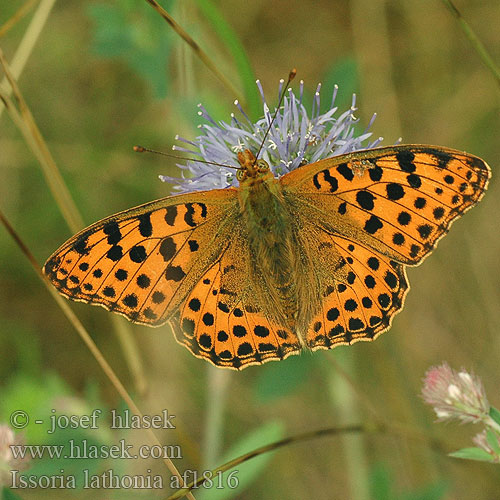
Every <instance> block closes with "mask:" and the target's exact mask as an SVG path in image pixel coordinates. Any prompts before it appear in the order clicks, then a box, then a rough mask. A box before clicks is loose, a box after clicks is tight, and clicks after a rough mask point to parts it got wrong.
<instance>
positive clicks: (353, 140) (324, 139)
mask: <svg viewBox="0 0 500 500" xmlns="http://www.w3.org/2000/svg"><path fill="white" fill-rule="evenodd" d="M283 85H284V80H281V82H280V86H279V92H278V95H281V92H282V90H283ZM257 86H258V88H259V91H260V95H261V98H262V102H263V106H264V116H263V117H262V118H260V119H259V120H257V121H256V122H255V123H253V122H252V121H251V120H250V119H249V117H248V116H247V115H246V114H245V112H244V111H243V109H242V107H241V105H240V104H239V103H238V101H235V105H236V107H237V108H238V110H239V112H240V114H241V117H240V118H239V119H238V118H237V117H236V116H235V115H234V113H232V114H231V121H230V123H225V122H220V123H217V122H215V121H214V120H213V119H212V117H211V116H210V115H209V113H208V111H207V110H206V109H205V108H204V107H203V106H202V105H201V104H199V105H198V107H199V108H200V111H198V114H199V115H200V116H202V117H203V118H204V119H205V120H206V123H204V124H202V125H200V128H201V130H202V131H203V134H202V135H200V136H198V137H197V138H196V140H194V141H190V140H188V139H184V138H182V137H179V136H176V140H177V141H180V142H182V143H183V145H182V146H174V147H173V149H174V150H176V151H184V152H186V153H189V154H190V156H191V157H193V158H200V159H201V160H205V161H209V162H215V163H219V164H221V165H229V166H233V167H238V166H239V163H238V158H237V154H238V152H239V151H244V150H245V149H249V150H250V151H252V152H253V153H254V154H256V153H257V151H259V148H260V146H261V144H262V140H263V138H264V136H265V134H266V131H267V129H268V128H269V124H270V123H271V120H272V117H273V115H274V111H273V112H271V111H270V109H269V106H268V104H267V102H266V99H265V97H264V92H263V90H262V85H261V84H260V81H259V80H257ZM320 90H321V84H318V86H317V88H316V92H315V95H314V100H313V104H312V110H311V113H310V115H309V114H308V112H307V110H306V108H305V106H304V105H303V103H302V97H303V93H304V82H303V81H301V82H300V87H299V97H298V98H297V96H296V95H295V94H294V92H293V91H292V89H287V92H286V95H285V97H284V99H283V103H282V106H281V108H280V110H279V111H278V114H277V115H276V119H275V121H274V123H273V126H272V128H271V130H270V131H269V134H268V135H267V137H266V140H265V143H264V144H263V147H262V150H261V153H260V155H259V157H260V158H262V159H264V160H266V161H267V163H268V164H269V165H270V168H271V170H272V172H273V174H274V175H275V176H276V177H280V176H281V175H284V174H286V173H288V172H290V171H291V170H293V169H295V168H297V167H299V166H300V165H305V164H308V163H314V162H316V161H318V160H322V159H324V158H328V157H331V156H336V155H340V154H344V153H349V152H352V151H356V150H359V149H369V148H373V147H376V146H377V145H379V144H380V142H381V141H382V138H381V137H379V138H378V139H376V140H374V141H368V139H369V138H370V136H371V135H372V134H371V132H368V130H369V128H370V127H371V125H372V123H373V121H374V120H375V117H376V115H375V114H374V115H373V117H372V119H371V120H370V123H369V124H368V127H367V128H366V129H365V131H364V132H363V133H362V134H361V135H358V136H356V135H355V131H354V125H355V124H356V123H357V122H358V121H359V120H358V118H356V117H355V116H354V112H355V111H356V109H357V108H356V107H355V105H356V95H355V94H353V96H352V103H351V107H350V108H349V109H348V110H346V111H344V112H343V113H342V114H340V115H339V116H338V117H337V118H336V117H335V116H334V115H336V114H337V110H338V108H337V107H334V105H335V99H336V97H337V91H338V87H337V86H335V88H334V91H333V95H332V100H331V105H330V109H329V110H328V111H327V112H326V113H320ZM178 166H179V167H180V168H181V169H182V178H181V179H179V178H177V177H168V176H163V175H161V176H160V179H161V180H162V181H164V182H170V183H173V184H174V185H175V187H174V189H176V190H177V191H180V192H189V191H196V190H207V189H215V188H226V187H229V186H237V185H238V181H237V180H236V175H235V170H234V169H231V168H226V167H224V166H215V165H211V164H206V163H201V162H198V161H188V162H187V163H186V164H185V165H181V164H178Z"/></svg>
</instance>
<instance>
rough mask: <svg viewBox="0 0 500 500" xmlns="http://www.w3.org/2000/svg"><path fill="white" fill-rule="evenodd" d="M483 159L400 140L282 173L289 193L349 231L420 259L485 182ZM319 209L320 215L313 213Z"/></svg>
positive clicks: (399, 255) (403, 258)
mask: <svg viewBox="0 0 500 500" xmlns="http://www.w3.org/2000/svg"><path fill="white" fill-rule="evenodd" d="M488 178H489V168H488V166H487V165H486V163H485V162H483V161H482V160H481V159H480V158H477V157H475V156H472V155H468V154H466V153H461V152H459V151H455V150H452V149H447V148H440V147H432V146H418V145H402V146H392V147H385V148H375V149H371V150H366V151H357V152H354V153H350V154H347V155H342V156H338V157H333V158H329V159H326V160H321V161H319V162H317V163H313V164H310V165H306V166H304V167H300V168H298V169H296V170H294V171H293V172H291V173H289V174H287V175H285V176H284V177H283V178H282V179H281V183H282V186H283V188H284V191H285V192H286V193H287V194H288V197H289V198H290V199H295V200H297V201H299V200H300V201H301V202H302V203H301V205H303V206H307V207H308V208H311V209H312V210H311V212H310V214H309V215H310V216H312V217H317V218H318V219H321V220H322V221H323V222H324V224H327V225H330V226H331V227H332V228H335V229H336V230H337V231H338V232H339V233H341V234H344V236H350V237H351V238H353V239H355V240H359V241H362V242H363V243H365V244H366V245H368V246H369V247H371V248H373V249H374V250H376V251H378V252H380V253H383V254H385V255H387V256H389V257H390V258H392V259H394V260H396V261H398V262H401V263H404V264H409V265H415V264H418V263H419V262H420V261H421V260H422V259H423V258H424V257H425V256H426V255H427V254H428V253H429V252H430V251H431V250H432V249H433V248H434V246H435V244H436V242H437V241H438V240H439V238H440V237H441V236H443V235H444V234H445V233H446V232H447V230H448V228H449V226H450V224H451V223H452V222H453V220H454V219H456V218H457V217H458V216H460V215H461V214H462V213H463V212H465V211H466V210H468V209H469V208H470V207H472V206H473V205H474V204H476V203H477V202H478V201H479V200H480V199H481V197H482V195H483V193H484V190H485V189H486V186H487V182H488ZM314 214H316V215H314Z"/></svg>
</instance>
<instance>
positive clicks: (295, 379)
mask: <svg viewBox="0 0 500 500" xmlns="http://www.w3.org/2000/svg"><path fill="white" fill-rule="evenodd" d="M313 363H314V361H313V358H312V356H310V355H309V354H308V353H304V354H302V355H299V356H290V357H289V358H287V359H286V360H284V361H280V362H279V363H268V364H267V365H264V366H263V367H262V369H261V370H259V374H258V376H257V378H256V380H255V398H256V399H257V401H258V402H260V403H268V402H269V401H273V400H276V399H278V398H282V397H284V396H288V395H289V394H291V393H292V392H293V391H295V390H296V389H297V388H298V387H299V386H300V385H302V384H303V383H304V382H305V381H306V380H308V378H309V376H310V374H311V373H312V372H313V370H314V364H313Z"/></svg>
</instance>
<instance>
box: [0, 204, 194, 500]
mask: <svg viewBox="0 0 500 500" xmlns="http://www.w3.org/2000/svg"><path fill="white" fill-rule="evenodd" d="M0 222H2V224H3V225H4V227H5V228H6V229H7V231H8V232H9V234H10V235H11V236H12V238H13V239H14V241H15V242H16V244H17V245H18V246H19V248H20V249H21V251H22V253H23V254H24V255H25V256H26V258H27V259H28V261H29V262H30V264H31V266H32V267H33V269H34V271H35V273H36V275H37V276H38V277H39V278H40V279H41V280H42V282H43V284H44V285H45V287H46V288H47V290H48V291H49V292H50V294H51V295H52V298H53V299H54V300H55V301H56V302H57V305H58V306H59V307H60V308H61V310H62V311H63V313H64V315H65V316H66V317H67V318H68V320H69V322H70V323H71V324H72V325H73V327H74V328H75V330H76V331H77V332H78V335H79V336H80V338H81V339H82V340H83V342H84V343H85V345H86V346H87V348H88V349H89V351H90V352H91V353H92V355H93V356H94V358H95V360H96V361H97V363H98V364H99V366H100V367H101V369H102V371H103V372H104V374H105V375H106V377H108V379H109V380H110V382H111V384H112V385H113V387H114V388H115V389H116V391H117V392H118V394H119V395H120V396H121V397H122V398H123V400H124V401H125V403H127V406H128V407H129V408H130V409H131V410H132V412H133V413H134V414H135V415H139V417H140V418H141V419H142V417H143V414H142V412H141V410H139V407H138V406H137V405H136V404H135V402H134V400H133V399H132V398H131V397H130V395H129V393H128V392H127V389H125V386H124V385H123V384H122V382H121V381H120V379H119V378H118V376H117V375H116V373H115V372H114V370H113V368H111V366H110V365H109V363H108V362H107V361H106V358H105V357H104V356H103V354H102V353H101V351H100V350H99V348H98V347H97V345H96V344H95V342H94V341H93V340H92V338H91V336H90V335H89V333H88V332H87V330H86V329H85V327H84V326H83V325H82V323H81V322H80V320H79V319H78V317H77V316H76V314H75V313H74V312H73V311H72V309H71V308H70V307H69V305H68V302H67V301H66V300H65V299H63V298H62V297H61V296H60V295H59V293H58V292H57V290H56V289H55V288H54V287H53V286H52V284H51V283H50V282H49V280H48V279H47V278H46V277H45V276H44V274H43V273H42V271H41V266H40V264H39V263H38V262H37V261H36V259H35V257H34V256H33V254H32V253H31V251H30V249H29V248H28V247H27V245H26V244H25V243H24V241H23V240H22V239H21V237H20V236H19V235H18V234H17V232H16V231H15V229H14V228H13V227H12V225H11V224H10V223H9V221H8V220H7V218H6V217H5V216H4V215H3V213H2V212H1V211H0ZM147 431H148V434H149V436H150V438H151V439H152V441H153V442H154V443H155V444H157V445H158V446H160V447H161V446H162V444H161V442H160V440H159V439H158V438H157V437H156V434H155V433H154V432H153V430H152V429H150V428H149V429H147ZM163 460H164V462H165V464H166V466H167V467H168V469H169V470H170V472H171V473H172V474H173V475H175V476H177V477H178V478H179V479H182V478H181V475H180V474H179V471H178V470H177V468H176V467H175V465H174V463H173V462H172V460H171V459H170V458H168V457H164V459H163ZM190 498H191V500H194V497H193V496H192V495H191V497H190Z"/></svg>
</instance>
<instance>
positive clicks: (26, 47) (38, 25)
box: [0, 0, 56, 117]
mask: <svg viewBox="0 0 500 500" xmlns="http://www.w3.org/2000/svg"><path fill="white" fill-rule="evenodd" d="M55 2H56V0H41V2H40V4H39V5H38V8H37V9H36V11H35V14H34V15H33V18H32V19H31V22H30V24H29V26H28V28H27V29H26V32H25V33H24V36H23V39H22V40H21V43H20V44H19V46H18V48H17V50H16V53H15V54H14V57H13V58H12V62H11V70H12V74H13V75H14V79H16V80H18V79H19V77H20V76H21V73H22V72H23V69H24V66H25V65H26V62H27V61H28V58H29V56H30V55H31V52H32V51H33V48H34V47H35V44H36V42H37V40H38V37H39V36H40V33H41V32H42V29H43V27H44V26H45V23H46V22H47V19H48V17H49V14H50V11H51V10H52V7H53V6H54V4H55ZM6 83H7V79H6V78H4V79H3V80H2V82H1V83H0V88H1V87H2V86H4V85H6ZM7 92H8V95H10V89H8V90H7ZM3 110H4V107H3V106H1V105H0V117H1V116H2V113H3Z"/></svg>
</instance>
